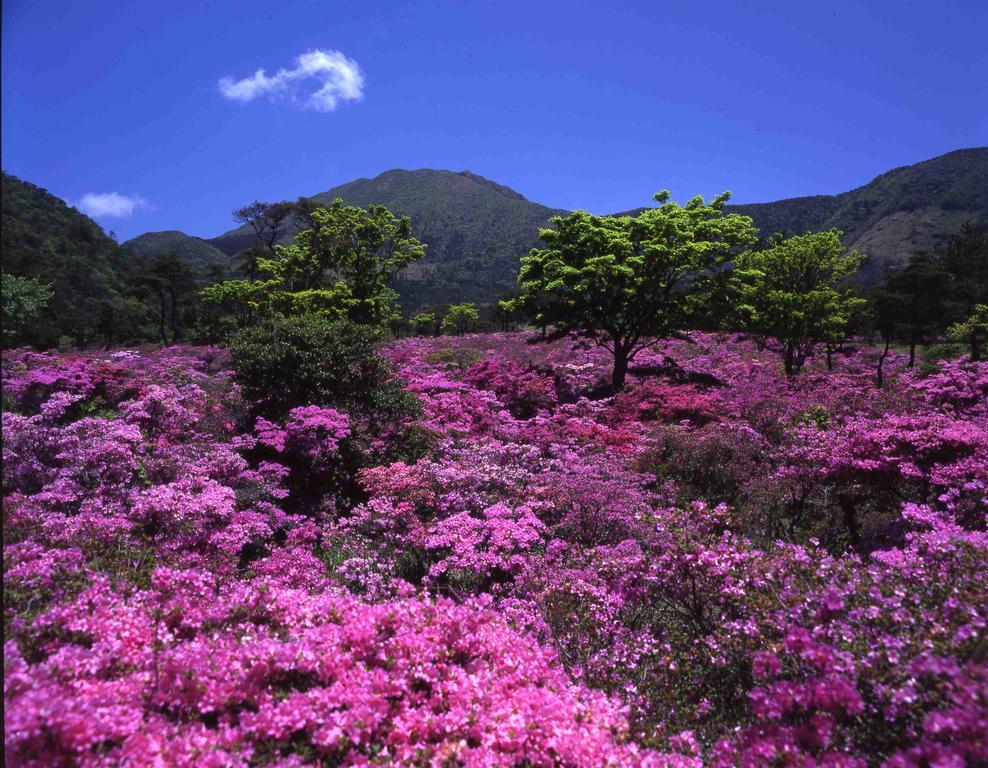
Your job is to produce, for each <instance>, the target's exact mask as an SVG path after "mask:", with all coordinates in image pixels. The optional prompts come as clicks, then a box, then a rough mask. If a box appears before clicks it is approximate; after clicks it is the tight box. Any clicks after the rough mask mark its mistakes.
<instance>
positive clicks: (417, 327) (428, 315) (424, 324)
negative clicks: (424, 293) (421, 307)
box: [411, 312, 436, 336]
mask: <svg viewBox="0 0 988 768" xmlns="http://www.w3.org/2000/svg"><path fill="white" fill-rule="evenodd" d="M411 323H412V330H413V331H414V333H415V335H416V336H431V335H433V334H434V333H435V329H436V316H435V314H433V313H432V312H419V313H418V314H416V315H413V316H412V320H411Z"/></svg>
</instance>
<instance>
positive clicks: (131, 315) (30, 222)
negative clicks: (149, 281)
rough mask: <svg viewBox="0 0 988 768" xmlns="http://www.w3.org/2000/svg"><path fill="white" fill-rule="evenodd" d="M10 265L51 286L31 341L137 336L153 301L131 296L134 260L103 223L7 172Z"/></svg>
mask: <svg viewBox="0 0 988 768" xmlns="http://www.w3.org/2000/svg"><path fill="white" fill-rule="evenodd" d="M2 256H3V271H4V273H6V274H10V275H16V276H18V277H27V278H37V279H38V280H39V281H40V282H41V283H43V284H46V285H50V286H51V291H52V298H51V301H50V302H49V305H48V309H47V311H45V312H44V313H43V314H42V315H41V316H40V317H38V318H37V320H36V321H35V322H33V323H32V324H31V326H30V327H29V328H28V329H27V330H26V336H25V338H24V341H26V342H29V343H32V344H37V345H39V346H48V347H50V346H55V345H56V344H58V343H59V339H60V338H62V337H70V338H71V339H72V340H73V341H75V342H77V343H81V344H86V343H89V342H92V341H95V340H97V339H101V338H102V339H104V340H113V339H116V340H124V339H130V338H134V337H135V336H136V335H138V332H139V327H140V325H141V324H142V322H143V321H144V319H145V315H146V308H145V307H144V305H143V304H142V303H141V302H140V301H139V300H138V299H136V298H134V297H133V296H131V295H128V293H127V291H126V287H125V286H126V283H127V281H128V276H129V275H130V274H131V273H132V272H133V271H134V267H135V264H134V259H133V256H131V255H130V254H129V253H127V252H126V251H125V250H124V249H122V248H121V247H120V245H118V244H117V242H116V241H114V240H113V239H112V238H110V237H109V236H108V235H107V234H106V233H105V232H104V231H103V230H102V229H101V228H100V226H99V225H98V224H97V223H96V222H94V221H93V220H92V219H90V218H89V217H88V216H85V215H83V214H82V213H80V212H79V211H77V210H76V209H75V208H71V207H69V206H68V205H67V204H66V203H65V202H64V201H63V200H60V199H59V198H57V197H55V196H54V195H51V194H49V193H48V192H47V191H46V190H44V189H42V188H41V187H37V186H35V185H34V184H31V183H29V182H26V181H22V180H21V179H18V178H16V177H15V176H11V175H10V174H7V173H4V174H3V218H2Z"/></svg>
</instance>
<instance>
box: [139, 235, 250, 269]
mask: <svg viewBox="0 0 988 768" xmlns="http://www.w3.org/2000/svg"><path fill="white" fill-rule="evenodd" d="M123 247H124V248H125V249H126V250H128V251H130V252H132V253H134V254H136V255H137V256H138V257H140V260H141V261H150V260H151V259H153V258H154V257H156V256H165V255H170V256H177V257H178V258H179V259H180V260H181V261H182V262H184V263H185V264H187V265H188V266H189V267H190V268H191V269H192V272H193V273H194V274H195V276H196V278H197V279H199V280H205V279H209V277H210V275H211V274H213V272H214V270H216V268H217V267H219V269H220V272H221V273H227V272H230V271H232V270H233V268H234V266H235V264H234V260H233V259H232V258H231V257H229V256H227V255H226V254H225V253H223V251H221V250H219V249H218V248H216V247H214V246H212V245H210V244H209V243H207V242H206V241H205V240H203V239H202V238H199V237H192V236H191V235H187V234H185V233H184V232H178V231H175V230H169V231H166V232H145V233H144V234H143V235H138V236H137V237H135V238H133V239H132V240H128V241H127V242H125V243H124V244H123Z"/></svg>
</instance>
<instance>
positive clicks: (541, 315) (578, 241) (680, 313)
mask: <svg viewBox="0 0 988 768" xmlns="http://www.w3.org/2000/svg"><path fill="white" fill-rule="evenodd" d="M728 197H729V194H728V193H724V194H722V195H719V196H718V197H716V198H715V199H714V200H712V201H711V202H710V203H705V202H704V200H703V198H702V197H699V196H698V197H695V198H693V199H692V200H690V201H689V202H688V203H687V204H686V205H685V206H680V205H678V204H676V203H674V202H670V201H669V193H668V192H660V193H658V194H657V195H655V199H656V200H657V201H658V202H659V203H661V206H660V207H658V208H652V209H649V210H646V211H644V212H642V213H641V214H640V215H639V216H637V217H630V216H623V217H617V218H615V217H609V216H594V215H592V214H589V213H586V212H583V211H578V212H576V213H572V214H570V215H568V216H558V217H556V218H554V219H552V221H551V223H552V224H553V225H554V226H555V229H543V230H541V231H540V232H539V236H540V237H541V238H542V240H543V241H544V242H545V244H546V245H545V247H544V248H536V249H533V250H532V252H531V253H530V254H529V255H528V256H526V257H525V258H524V259H522V267H521V273H520V274H519V277H518V281H519V284H520V286H521V293H520V296H519V297H518V298H517V299H515V300H514V301H513V302H511V306H512V307H514V308H517V309H519V310H521V311H523V312H525V313H526V314H527V315H528V316H529V317H531V318H532V319H533V320H534V322H535V323H536V324H538V325H541V326H545V325H554V326H555V327H556V328H557V330H559V331H561V332H573V333H577V334H580V335H582V336H585V337H587V338H590V339H592V340H594V341H595V342H596V343H598V344H601V345H602V346H605V347H606V348H607V349H608V350H610V351H611V352H612V353H613V355H614V372H613V376H612V383H613V386H614V388H615V389H621V388H623V386H624V379H625V374H626V372H627V366H628V363H629V361H630V360H632V359H633V358H634V356H635V355H636V354H637V353H638V352H639V351H641V350H642V349H643V348H644V347H645V346H646V345H648V344H649V343H651V341H652V340H653V339H654V338H662V337H667V336H669V335H672V334H675V333H676V332H678V331H679V330H681V329H683V328H684V327H686V325H687V323H688V322H689V319H690V317H691V316H692V315H693V314H694V313H695V311H696V310H697V308H698V307H700V306H701V305H702V304H703V302H704V297H705V296H706V295H707V293H708V292H709V287H710V283H711V281H712V280H713V278H714V277H715V276H716V274H717V272H718V271H719V270H720V268H721V267H722V266H723V264H724V263H725V262H726V261H727V260H728V259H729V258H730V257H731V256H732V255H733V254H735V253H736V252H737V251H738V250H739V249H741V248H744V247H747V246H750V245H751V244H753V243H754V242H755V240H756V233H755V229H754V227H753V225H752V223H751V219H749V218H747V217H745V216H739V215H736V214H731V215H725V214H724V205H725V203H726V202H727V200H728Z"/></svg>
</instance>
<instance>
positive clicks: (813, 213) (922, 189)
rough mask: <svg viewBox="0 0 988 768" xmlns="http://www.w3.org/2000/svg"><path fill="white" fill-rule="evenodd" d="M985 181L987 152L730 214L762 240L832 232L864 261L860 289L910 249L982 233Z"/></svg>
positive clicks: (959, 154) (963, 153)
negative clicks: (743, 218) (964, 231)
mask: <svg viewBox="0 0 988 768" xmlns="http://www.w3.org/2000/svg"><path fill="white" fill-rule="evenodd" d="M985 178H988V149H986V148H976V149H961V150H957V151H956V152H949V153H947V154H946V155H941V156H940V157H935V158H932V159H930V160H926V161H923V162H921V163H916V164H914V165H910V166H905V167H902V168H896V169H894V170H891V171H888V172H887V173H883V174H882V175H880V176H878V177H876V178H875V179H873V180H872V181H871V182H869V183H868V184H865V185H864V186H862V187H858V188H857V189H853V190H850V191H848V192H844V193H842V194H839V195H833V196H827V195H817V196H814V197H800V198H792V199H788V200H778V201H775V202H771V203H753V204H747V205H737V206H730V210H732V211H735V212H738V213H743V214H746V215H748V216H751V218H752V219H753V220H754V222H755V225H756V226H757V227H758V229H759V230H760V231H761V232H765V233H769V232H785V233H786V234H789V235H801V234H805V233H808V232H814V231H822V230H830V229H837V230H840V231H841V232H843V233H844V243H845V245H848V246H853V247H855V248H856V249H858V250H859V251H862V252H863V253H865V254H867V255H868V256H870V257H872V258H871V259H870V260H868V261H866V262H865V263H864V264H863V265H862V273H861V277H862V279H863V282H864V283H865V284H872V283H873V282H877V281H878V280H879V279H880V278H881V276H882V274H883V267H884V266H887V265H892V266H899V265H900V264H901V261H902V259H903V257H904V254H905V253H908V252H909V251H910V250H922V249H927V250H928V249H931V248H932V247H933V246H935V245H937V243H938V242H941V241H943V240H945V239H946V238H947V237H948V236H950V235H951V234H952V233H954V232H956V231H957V230H958V229H959V228H960V227H961V225H962V224H963V223H964V222H965V221H967V220H971V221H972V223H973V224H974V226H977V227H981V228H985V227H988V184H985V181H984V180H985ZM893 215H896V216H897V217H898V219H899V220H900V221H906V222H908V224H907V226H906V227H905V228H904V229H903V228H897V227H895V226H890V225H889V220H888V217H890V216H893ZM883 220H885V221H883ZM904 237H906V238H908V246H907V248H906V249H903V243H902V240H903V238H904Z"/></svg>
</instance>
